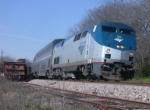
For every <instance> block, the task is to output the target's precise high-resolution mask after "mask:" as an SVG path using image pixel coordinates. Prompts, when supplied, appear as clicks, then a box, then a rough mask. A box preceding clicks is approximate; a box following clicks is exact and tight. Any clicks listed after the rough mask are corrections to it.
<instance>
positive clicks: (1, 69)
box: [0, 50, 3, 72]
mask: <svg viewBox="0 0 150 110" xmlns="http://www.w3.org/2000/svg"><path fill="white" fill-rule="evenodd" d="M0 53H1V63H0V64H1V65H0V72H3V50H1V52H0Z"/></svg>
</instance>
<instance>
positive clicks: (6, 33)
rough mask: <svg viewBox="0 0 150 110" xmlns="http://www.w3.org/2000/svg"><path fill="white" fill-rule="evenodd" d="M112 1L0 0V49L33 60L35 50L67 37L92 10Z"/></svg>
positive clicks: (5, 53)
mask: <svg viewBox="0 0 150 110" xmlns="http://www.w3.org/2000/svg"><path fill="white" fill-rule="evenodd" d="M112 1H113V0H0V51H1V50H3V51H4V53H3V55H4V56H10V57H13V58H15V59H19V58H27V59H29V60H31V61H32V60H33V58H34V56H35V54H36V52H38V51H39V50H40V49H41V48H43V47H44V46H45V45H47V44H48V43H50V42H51V41H52V40H54V39H57V38H65V37H66V35H67V32H68V29H69V28H70V27H72V26H74V25H75V24H77V23H78V22H79V21H80V20H81V19H82V18H83V17H84V16H85V15H86V13H87V11H88V10H89V9H94V8H95V7H99V6H101V5H106V4H107V3H109V2H112Z"/></svg>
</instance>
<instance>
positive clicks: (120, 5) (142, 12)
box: [67, 0, 150, 78]
mask: <svg viewBox="0 0 150 110" xmlns="http://www.w3.org/2000/svg"><path fill="white" fill-rule="evenodd" d="M105 21H114V22H121V23H125V24H127V25H130V26H132V27H134V29H135V31H136V41H137V52H136V63H135V70H136V78H143V77H149V76H150V1H149V0H130V1H126V0H114V2H112V3H109V4H107V5H105V6H100V7H97V8H95V9H93V10H89V11H88V12H87V14H86V16H85V17H83V19H82V20H81V21H80V22H79V23H78V24H76V25H75V26H73V27H72V28H70V29H69V30H68V35H67V37H70V36H73V35H76V34H78V33H80V32H82V31H83V30H85V29H87V28H89V27H91V26H93V25H95V24H97V23H99V22H105Z"/></svg>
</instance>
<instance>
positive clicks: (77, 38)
mask: <svg viewBox="0 0 150 110" xmlns="http://www.w3.org/2000/svg"><path fill="white" fill-rule="evenodd" d="M80 36H81V34H78V35H76V36H75V38H74V42H75V41H77V40H80Z"/></svg>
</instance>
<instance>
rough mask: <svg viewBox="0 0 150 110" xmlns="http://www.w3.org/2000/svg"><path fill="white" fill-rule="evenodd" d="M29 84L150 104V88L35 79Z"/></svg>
mask: <svg viewBox="0 0 150 110" xmlns="http://www.w3.org/2000/svg"><path fill="white" fill-rule="evenodd" d="M28 83H32V84H38V85H41V86H47V87H53V88H59V89H64V90H70V91H76V92H81V93H87V94H96V95H99V96H107V97H113V98H120V99H125V100H132V101H140V102H147V103H150V87H148V86H133V85H121V84H120V85H119V84H100V83H87V82H85V83H84V82H69V81H57V80H42V79H34V80H31V81H29V82H28Z"/></svg>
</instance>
